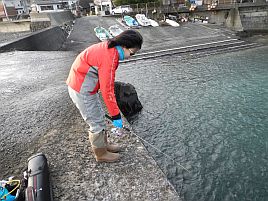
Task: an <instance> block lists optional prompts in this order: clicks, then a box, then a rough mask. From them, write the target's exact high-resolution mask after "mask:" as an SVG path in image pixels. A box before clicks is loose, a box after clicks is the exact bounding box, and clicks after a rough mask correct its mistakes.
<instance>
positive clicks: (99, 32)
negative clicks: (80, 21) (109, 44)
mask: <svg viewBox="0 0 268 201" xmlns="http://www.w3.org/2000/svg"><path fill="white" fill-rule="evenodd" d="M94 31H95V34H96V36H97V37H98V38H99V39H100V40H101V41H105V40H108V39H110V38H113V36H112V35H111V34H110V33H109V31H107V30H106V29H105V28H103V27H100V26H97V27H95V28H94Z"/></svg>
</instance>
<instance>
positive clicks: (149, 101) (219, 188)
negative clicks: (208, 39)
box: [116, 47, 268, 201]
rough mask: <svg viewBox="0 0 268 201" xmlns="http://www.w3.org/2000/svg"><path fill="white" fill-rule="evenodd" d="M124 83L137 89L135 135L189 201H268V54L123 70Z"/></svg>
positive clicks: (265, 50)
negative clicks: (139, 111) (139, 105)
mask: <svg viewBox="0 0 268 201" xmlns="http://www.w3.org/2000/svg"><path fill="white" fill-rule="evenodd" d="M116 79H117V80H118V81H123V82H128V83H131V84H133V85H134V86H135V88H136V90H137V93H138V96H139V99H140V101H141V103H142V105H143V107H144V108H143V110H142V112H141V113H140V114H139V116H138V117H137V118H136V119H135V120H134V121H133V122H132V128H133V129H134V130H135V132H136V133H137V134H138V135H139V136H140V137H142V138H144V139H145V140H146V141H148V142H150V143H151V144H152V145H154V146H156V147H157V148H158V149H160V150H161V151H162V152H164V153H165V155H164V154H162V153H161V152H159V151H157V150H156V149H153V148H152V147H151V146H147V144H146V143H144V145H145V146H146V147H147V149H148V151H149V152H150V154H151V155H152V157H154V158H155V160H156V161H157V162H158V164H159V166H160V167H161V169H162V170H163V172H164V173H165V174H166V175H167V178H168V179H169V180H170V181H171V183H172V184H173V185H174V187H175V189H176V190H177V192H178V193H179V195H180V196H181V197H182V198H183V200H186V201H216V200H217V201H221V200H226V201H232V200H237V201H242V200H249V201H267V200H268V119H267V116H268V47H261V48H255V49H250V50H243V51H239V52H230V53H224V54H221V55H213V56H207V57H202V58H194V56H189V57H188V58H184V59H182V58H180V57H178V56H176V55H174V56H170V57H162V58H157V59H155V60H144V61H140V62H135V63H127V64H121V65H120V67H119V69H118V72H117V77H116ZM166 155H168V156H170V157H169V158H167V157H166ZM171 159H172V160H171ZM173 160H174V161H175V162H174V161H173ZM177 163H178V164H180V165H182V166H183V167H185V168H186V169H188V170H189V172H187V171H185V170H184V169H182V168H181V167H180V166H178V165H177Z"/></svg>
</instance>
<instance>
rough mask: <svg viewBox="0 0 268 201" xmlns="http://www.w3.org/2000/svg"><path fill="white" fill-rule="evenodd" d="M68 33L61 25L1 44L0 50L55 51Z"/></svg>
mask: <svg viewBox="0 0 268 201" xmlns="http://www.w3.org/2000/svg"><path fill="white" fill-rule="evenodd" d="M66 37H67V33H66V32H65V31H64V30H63V29H62V28H60V27H52V28H48V29H44V30H41V31H38V32H35V33H34V34H31V35H29V36H26V37H23V38H20V39H18V40H15V41H11V42H9V43H6V44H3V45H1V46H0V52H6V51H12V50H21V51H55V50H59V49H60V48H61V46H62V44H63V43H64V41H65V40H66Z"/></svg>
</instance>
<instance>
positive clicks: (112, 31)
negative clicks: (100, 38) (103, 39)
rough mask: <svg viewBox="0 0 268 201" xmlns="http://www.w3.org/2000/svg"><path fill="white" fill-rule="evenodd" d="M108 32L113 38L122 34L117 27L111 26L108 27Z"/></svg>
mask: <svg viewBox="0 0 268 201" xmlns="http://www.w3.org/2000/svg"><path fill="white" fill-rule="evenodd" d="M108 30H109V32H110V34H111V35H112V36H113V37H115V36H118V35H119V34H121V33H122V32H123V30H122V29H120V27H119V26H118V25H112V26H110V27H109V29H108Z"/></svg>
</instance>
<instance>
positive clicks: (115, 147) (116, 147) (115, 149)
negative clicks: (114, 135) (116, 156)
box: [104, 132, 121, 153]
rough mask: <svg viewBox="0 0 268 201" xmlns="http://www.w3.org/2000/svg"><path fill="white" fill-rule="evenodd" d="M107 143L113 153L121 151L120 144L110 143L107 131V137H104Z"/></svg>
mask: <svg viewBox="0 0 268 201" xmlns="http://www.w3.org/2000/svg"><path fill="white" fill-rule="evenodd" d="M104 141H105V144H106V146H107V150H108V151H110V152H113V153H117V152H119V151H121V147H120V146H119V145H118V144H109V143H108V135H107V133H106V132H105V137H104Z"/></svg>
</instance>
